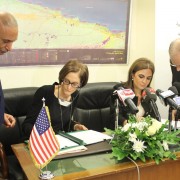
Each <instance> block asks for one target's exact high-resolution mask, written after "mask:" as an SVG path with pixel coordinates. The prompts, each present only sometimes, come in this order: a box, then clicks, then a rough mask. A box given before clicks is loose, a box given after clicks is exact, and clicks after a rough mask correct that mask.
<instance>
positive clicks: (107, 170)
mask: <svg viewBox="0 0 180 180" xmlns="http://www.w3.org/2000/svg"><path fill="white" fill-rule="evenodd" d="M12 149H13V151H14V153H15V155H16V157H17V158H18V160H19V162H20V165H21V167H22V169H23V171H24V173H25V176H26V177H27V179H30V180H31V179H32V180H39V174H40V172H39V170H38V169H37V168H36V167H35V166H34V164H33V162H32V159H31V156H30V154H29V152H28V150H27V148H25V144H15V145H12ZM93 156H95V159H97V161H93V162H92V161H91V159H92V158H93ZM93 156H92V155H91V156H87V157H79V158H82V159H79V160H80V161H81V160H85V161H84V162H86V163H85V164H89V167H91V168H89V169H87V168H86V169H83V168H82V169H81V170H78V171H79V172H73V170H74V169H73V167H71V164H68V162H74V161H76V160H75V158H74V159H73V161H71V159H69V158H68V159H64V160H63V164H64V165H67V166H66V167H65V166H64V167H63V168H66V169H69V172H67V171H66V172H65V173H67V174H63V175H55V177H54V178H53V179H54V180H57V179H58V180H69V179H83V180H86V179H91V180H93V179H96V180H118V179H121V180H138V173H137V168H136V166H135V164H134V163H132V162H130V161H128V162H122V163H114V164H112V163H113V161H112V160H110V161H109V162H110V163H109V162H107V163H105V164H102V165H100V166H99V167H96V165H95V164H97V163H98V155H97V156H96V155H93ZM99 156H101V155H99ZM108 156H109V155H108ZM100 158H102V157H100ZM77 159H78V158H77ZM102 159H103V158H102ZM109 159H110V158H109ZM103 160H104V161H107V159H103ZM59 161H62V160H56V161H54V163H57V164H58V162H59ZM80 161H79V162H80ZM51 162H52V163H53V161H51ZM77 162H78V160H77ZM77 162H76V163H77ZM93 163H94V167H93ZM108 163H109V164H108ZM61 165H62V164H61ZM137 165H138V167H139V171H140V178H141V180H179V179H180V152H177V160H169V159H167V160H165V161H164V162H161V163H160V164H159V165H157V164H155V162H154V161H152V160H150V161H147V162H146V163H143V162H140V161H138V162H137ZM81 167H82V166H81ZM55 168H56V169H57V170H58V169H61V168H62V166H59V164H58V165H57V167H55ZM70 169H72V172H70V171H71V170H70ZM55 172H56V171H55ZM53 173H54V172H53Z"/></svg>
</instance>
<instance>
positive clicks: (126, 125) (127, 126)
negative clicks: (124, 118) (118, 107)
mask: <svg viewBox="0 0 180 180" xmlns="http://www.w3.org/2000/svg"><path fill="white" fill-rule="evenodd" d="M130 126H131V124H129V123H126V124H125V125H124V126H123V128H122V131H124V132H126V131H127V130H128V129H129V127H130Z"/></svg>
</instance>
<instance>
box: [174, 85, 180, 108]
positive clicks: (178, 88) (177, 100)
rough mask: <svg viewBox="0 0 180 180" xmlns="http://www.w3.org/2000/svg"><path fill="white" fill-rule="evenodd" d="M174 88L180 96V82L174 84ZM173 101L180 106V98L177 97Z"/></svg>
mask: <svg viewBox="0 0 180 180" xmlns="http://www.w3.org/2000/svg"><path fill="white" fill-rule="evenodd" d="M173 86H175V87H176V90H177V92H176V94H180V83H179V82H174V83H173ZM173 92H174V91H173ZM173 100H174V101H175V102H176V104H178V105H180V97H179V96H175V97H174V98H173Z"/></svg>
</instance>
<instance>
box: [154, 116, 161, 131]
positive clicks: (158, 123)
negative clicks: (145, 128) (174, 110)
mask: <svg viewBox="0 0 180 180" xmlns="http://www.w3.org/2000/svg"><path fill="white" fill-rule="evenodd" d="M152 126H154V128H156V131H159V129H160V128H161V126H162V123H161V122H159V121H157V120H156V119H152Z"/></svg>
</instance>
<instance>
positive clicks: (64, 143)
mask: <svg viewBox="0 0 180 180" xmlns="http://www.w3.org/2000/svg"><path fill="white" fill-rule="evenodd" d="M56 137H57V140H58V142H59V144H60V149H64V148H69V147H74V146H79V144H77V143H75V142H73V141H71V140H70V139H68V138H66V137H63V136H61V135H58V134H56Z"/></svg>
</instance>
